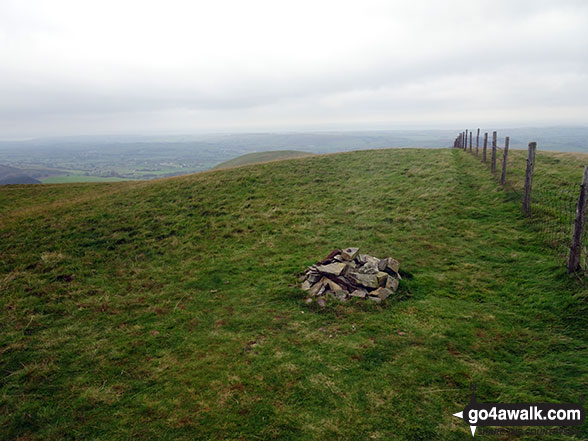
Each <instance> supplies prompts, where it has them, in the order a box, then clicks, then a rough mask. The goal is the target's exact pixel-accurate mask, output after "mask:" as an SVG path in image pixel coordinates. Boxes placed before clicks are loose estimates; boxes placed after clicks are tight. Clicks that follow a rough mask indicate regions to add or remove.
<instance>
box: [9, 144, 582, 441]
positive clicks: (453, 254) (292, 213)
mask: <svg viewBox="0 0 588 441" xmlns="http://www.w3.org/2000/svg"><path fill="white" fill-rule="evenodd" d="M560 166H561V170H560V172H561V173H562V175H565V174H574V173H576V171H577V170H576V168H577V167H576V164H575V163H569V164H568V163H565V164H560ZM119 185H120V186H121V187H117V186H119ZM124 185H127V187H124V188H123V187H122V186H124ZM29 188H31V187H18V188H17V187H15V188H12V189H11V190H9V191H7V190H4V189H0V201H2V203H3V207H4V208H3V214H4V213H5V214H6V215H5V216H3V218H4V219H3V222H1V223H0V255H1V259H0V291H1V296H0V315H1V317H0V372H1V376H0V439H6V440H9V439H19V438H20V439H32V440H41V439H43V440H61V439H96V440H98V439H100V440H103V439H108V440H123V439H124V440H126V439H169V440H172V439H173V440H177V439H186V440H194V439H211V440H213V439H214V440H217V439H223V440H238V439H245V440H249V439H263V440H267V439H285V440H286V439H292V440H339V439H340V440H366V439H368V440H429V439H444V440H459V439H471V435H470V433H469V428H468V427H467V426H465V424H464V423H463V422H462V421H461V420H459V419H457V418H455V417H453V416H451V414H452V413H454V412H457V411H459V410H461V409H462V408H463V406H464V405H465V404H466V403H467V400H468V394H469V392H468V388H469V383H470V382H471V381H475V382H477V385H478V397H479V399H480V400H481V401H500V402H540V401H556V402H569V401H577V400H578V398H579V397H580V396H581V395H584V396H588V387H587V385H588V363H587V362H586V360H587V359H588V345H587V340H588V339H587V337H586V332H585V330H586V326H587V319H586V315H587V314H586V293H585V291H584V289H583V288H582V287H581V286H579V285H578V284H577V283H576V282H574V281H573V280H572V279H570V278H569V277H568V276H567V275H566V274H565V268H564V267H563V265H561V263H560V262H558V261H557V260H556V259H555V258H554V257H553V256H552V255H550V254H549V253H548V252H546V251H545V250H544V248H543V247H542V244H541V243H540V242H539V241H538V239H537V235H535V234H534V232H533V227H532V225H530V224H529V223H528V222H527V221H526V220H525V219H524V218H523V217H522V216H521V215H520V210H519V206H518V204H517V203H515V202H513V201H512V200H511V198H509V197H508V196H507V195H505V193H504V192H503V191H502V190H501V189H500V188H498V186H497V185H496V183H495V182H494V181H493V180H492V179H491V177H490V176H489V175H488V172H487V170H486V168H484V167H482V166H480V165H479V164H478V163H477V162H476V160H475V158H473V157H472V156H470V155H467V154H465V153H463V152H461V151H451V150H416V149H409V150H377V151H363V152H351V153H345V154H340V155H326V156H315V157H308V158H301V159H296V160H289V161H283V162H276V163H271V164H260V165H255V166H248V167H243V168H237V169H232V170H225V171H215V172H211V173H202V174H197V175H192V176H185V177H178V178H172V179H165V180H159V181H151V182H144V183H140V184H135V183H133V185H128V184H102V185H99V184H91V186H88V187H84V186H79V185H76V186H73V185H72V186H67V185H65V186H52V187H47V188H49V189H51V188H53V190H51V191H50V192H47V193H44V192H43V191H40V190H39V189H42V188H43V187H35V189H34V190H29ZM117 188H118V189H119V190H120V191H115V189H117ZM32 191H34V192H35V193H34V194H33V193H31V192H32ZM104 192H108V194H107V196H106V197H100V196H99V195H100V194H101V193H104ZM57 194H59V198H58V203H55V200H56V199H55V198H56V195H57ZM68 197H71V198H72V200H73V202H72V203H71V204H67V203H64V202H63V201H64V199H67V198H68ZM11 198H14V199H15V200H19V201H21V202H20V203H18V204H15V206H16V207H17V208H15V209H14V210H18V213H16V211H15V213H16V214H15V213H11V208H10V207H11V203H10V200H11ZM23 201H26V203H25V202H23ZM29 209H30V210H31V211H30V216H28V215H27V211H26V210H29ZM17 214H18V215H17ZM343 246H359V247H360V248H361V249H362V250H363V251H365V252H367V253H369V254H373V255H376V256H388V255H392V256H394V257H396V258H397V259H399V260H400V262H401V269H402V270H403V271H404V274H405V278H404V280H403V282H402V284H401V289H400V293H399V298H398V299H397V300H396V301H389V302H387V303H386V304H384V305H382V306H376V305H372V304H369V303H361V302H348V303H345V304H337V303H333V304H330V305H329V306H328V307H327V308H326V309H324V310H320V309H318V308H315V307H307V306H305V305H304V303H303V302H302V298H303V293H302V292H301V291H299V289H298V288H297V287H296V286H295V284H296V282H297V279H296V274H297V273H298V272H299V271H301V270H302V269H304V267H305V266H306V265H308V264H310V263H313V262H314V261H316V260H317V259H319V258H321V257H322V256H324V255H326V254H327V253H328V252H329V251H331V249H332V248H333V247H343ZM71 276H73V277H71ZM587 435H588V433H587V432H586V428H584V432H583V435H582V436H583V437H584V438H586V436H587ZM521 439H525V438H524V437H523V438H521ZM529 439H535V438H531V437H529ZM542 439H574V438H565V437H552V438H550V437H542ZM580 439H581V437H580Z"/></svg>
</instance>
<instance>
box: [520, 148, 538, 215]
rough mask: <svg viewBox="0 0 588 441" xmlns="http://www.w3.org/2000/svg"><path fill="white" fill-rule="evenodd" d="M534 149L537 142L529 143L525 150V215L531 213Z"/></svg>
mask: <svg viewBox="0 0 588 441" xmlns="http://www.w3.org/2000/svg"><path fill="white" fill-rule="evenodd" d="M535 150H537V143H536V142H530V143H529V151H528V152H527V171H526V173H525V190H524V193H523V213H525V214H526V215H527V216H529V215H530V214H531V187H532V185H533V170H534V169H535Z"/></svg>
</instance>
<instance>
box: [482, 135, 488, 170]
mask: <svg viewBox="0 0 588 441" xmlns="http://www.w3.org/2000/svg"><path fill="white" fill-rule="evenodd" d="M487 148H488V132H486V133H484V148H483V150H482V162H483V163H484V164H485V163H486V149H487Z"/></svg>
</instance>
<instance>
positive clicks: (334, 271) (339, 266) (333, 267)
mask: <svg viewBox="0 0 588 441" xmlns="http://www.w3.org/2000/svg"><path fill="white" fill-rule="evenodd" d="M346 268H347V264H346V263H343V262H341V263H339V262H336V263H329V264H328V265H319V266H317V271H318V272H319V273H321V274H331V275H333V276H340V275H341V274H343V273H344V272H345V269H346Z"/></svg>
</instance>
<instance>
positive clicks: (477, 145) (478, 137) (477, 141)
mask: <svg viewBox="0 0 588 441" xmlns="http://www.w3.org/2000/svg"><path fill="white" fill-rule="evenodd" d="M479 150H480V129H479V128H478V134H477V135H476V158H477V157H478V151H479Z"/></svg>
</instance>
